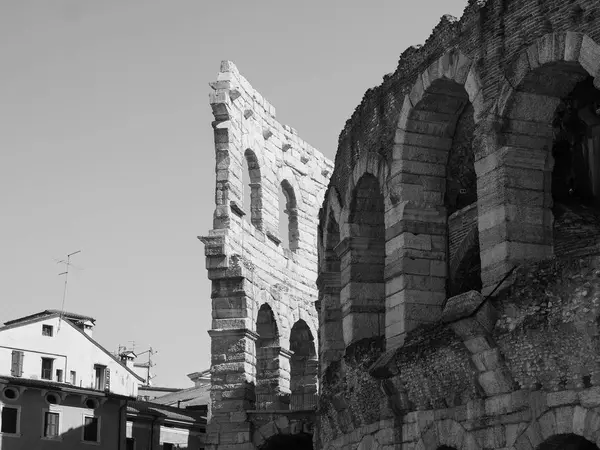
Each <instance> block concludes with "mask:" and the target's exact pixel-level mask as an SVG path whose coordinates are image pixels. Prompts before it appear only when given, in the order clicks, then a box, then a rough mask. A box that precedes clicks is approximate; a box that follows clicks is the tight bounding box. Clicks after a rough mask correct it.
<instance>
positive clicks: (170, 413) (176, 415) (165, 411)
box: [127, 400, 206, 425]
mask: <svg viewBox="0 0 600 450" xmlns="http://www.w3.org/2000/svg"><path fill="white" fill-rule="evenodd" d="M127 413H128V414H147V415H151V416H154V417H158V418H163V419H168V420H177V421H181V422H189V423H195V424H202V425H205V424H206V416H205V415H204V414H200V413H198V412H194V411H187V410H185V409H181V408H174V407H172V406H165V405H156V404H154V403H151V402H143V401H139V400H138V401H131V402H128V403H127Z"/></svg>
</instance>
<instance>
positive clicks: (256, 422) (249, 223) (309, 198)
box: [200, 61, 333, 450]
mask: <svg viewBox="0 0 600 450" xmlns="http://www.w3.org/2000/svg"><path fill="white" fill-rule="evenodd" d="M211 87H212V88H213V90H214V91H213V92H212V93H211V96H210V103H211V106H212V110H213V114H214V117H215V121H214V122H213V128H214V135H215V146H216V198H215V202H216V209H215V213H214V222H213V229H212V230H211V231H210V234H209V235H208V236H205V237H202V238H200V239H201V240H202V242H204V244H205V253H206V256H207V259H206V261H207V268H208V276H209V278H210V279H211V280H212V293H211V297H212V311H213V322H212V330H211V331H210V336H211V339H212V351H211V353H212V366H211V376H212V390H211V405H210V422H209V425H208V428H207V444H208V447H207V448H211V449H219V450H223V449H253V448H264V449H268V448H277V446H278V445H284V444H285V443H284V440H285V439H286V436H287V437H289V436H293V437H294V439H293V441H295V442H302V441H308V442H309V443H310V442H311V440H312V428H313V426H314V415H315V412H314V410H315V407H316V392H317V372H318V367H317V364H318V363H317V348H318V344H317V342H318V341H317V339H318V318H317V310H316V309H315V302H316V300H317V288H316V284H315V281H316V278H317V225H318V211H319V207H320V205H321V204H322V202H323V196H324V193H325V189H326V186H327V183H328V180H329V176H330V174H331V172H332V170H333V164H332V163H331V162H330V161H328V160H327V159H326V158H324V157H323V155H321V154H320V153H319V152H318V151H316V150H315V149H314V148H312V147H311V146H310V145H308V144H307V143H306V142H304V141H303V140H301V139H300V138H299V137H298V136H297V133H296V131H295V130H294V129H292V128H290V127H288V126H285V125H281V124H280V123H279V122H277V120H276V119H275V109H274V108H273V106H271V105H270V104H269V103H268V102H267V101H266V100H265V99H264V98H263V97H262V96H261V95H260V94H259V93H258V92H256V91H255V90H254V89H253V88H252V86H250V84H249V83H248V81H246V80H245V79H244V78H243V77H242V76H241V75H240V74H239V72H238V70H237V68H236V67H235V66H234V65H233V63H231V62H229V61H224V62H223V63H222V64H221V71H220V73H219V75H218V79H217V81H216V82H213V83H211ZM245 166H247V168H246V167H245ZM246 171H247V172H248V175H249V181H250V183H249V185H245V183H244V182H243V179H244V172H246ZM280 189H281V190H282V191H283V193H284V194H285V197H286V201H287V203H286V211H285V213H286V214H287V216H288V225H289V226H288V230H289V243H286V242H281V240H282V236H280V233H279V229H280V228H279V207H278V191H279V190H280ZM248 190H250V204H244V198H245V197H247V195H245V194H247V193H248ZM286 244H287V245H286ZM285 445H287V444H285ZM290 450H291V447H290Z"/></svg>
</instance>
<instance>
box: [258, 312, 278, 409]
mask: <svg viewBox="0 0 600 450" xmlns="http://www.w3.org/2000/svg"><path fill="white" fill-rule="evenodd" d="M256 333H257V334H258V340H257V341H256V409H278V407H279V406H280V405H279V402H280V397H281V395H282V394H285V386H282V384H281V381H282V379H283V378H284V377H282V376H281V371H280V369H281V368H282V367H281V361H280V358H281V347H280V345H279V330H278V328H277V323H276V321H275V316H274V314H273V310H272V309H271V307H270V306H269V305H267V304H266V303H265V304H263V305H262V306H261V307H260V309H259V310H258V316H257V319H256Z"/></svg>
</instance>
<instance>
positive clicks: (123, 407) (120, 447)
mask: <svg viewBox="0 0 600 450" xmlns="http://www.w3.org/2000/svg"><path fill="white" fill-rule="evenodd" d="M126 408H127V400H125V403H123V405H121V407H120V408H119V437H118V439H119V444H118V446H117V448H118V449H119V450H123V446H122V445H121V444H122V442H123V439H121V433H122V432H123V411H124V410H125V409H126ZM125 417H127V415H126V416H125ZM125 433H127V426H125Z"/></svg>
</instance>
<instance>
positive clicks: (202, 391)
mask: <svg viewBox="0 0 600 450" xmlns="http://www.w3.org/2000/svg"><path fill="white" fill-rule="evenodd" d="M209 401H210V384H205V385H201V386H198V387H196V386H194V387H191V388H188V389H182V390H181V391H177V392H173V393H171V394H167V395H163V396H162V397H157V398H155V399H153V400H152V403H156V404H160V405H179V406H180V407H181V408H187V407H188V406H201V405H208V402H209Z"/></svg>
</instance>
